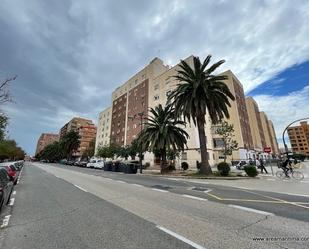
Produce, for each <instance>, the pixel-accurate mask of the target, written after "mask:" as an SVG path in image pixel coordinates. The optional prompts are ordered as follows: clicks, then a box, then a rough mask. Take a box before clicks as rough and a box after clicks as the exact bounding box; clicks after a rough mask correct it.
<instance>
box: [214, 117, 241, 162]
mask: <svg viewBox="0 0 309 249" xmlns="http://www.w3.org/2000/svg"><path fill="white" fill-rule="evenodd" d="M216 134H218V135H220V136H221V138H222V142H223V149H222V151H223V155H224V162H226V156H228V155H232V153H233V150H235V149H237V146H238V143H237V142H236V140H233V137H234V126H233V125H232V124H229V123H228V122H226V121H223V122H221V124H220V125H219V126H218V127H217V128H216Z"/></svg>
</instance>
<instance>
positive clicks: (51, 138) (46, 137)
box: [35, 133, 59, 155]
mask: <svg viewBox="0 0 309 249" xmlns="http://www.w3.org/2000/svg"><path fill="white" fill-rule="evenodd" d="M56 141H59V135H58V134H53V133H42V134H41V136H40V137H39V140H38V142H37V146H36V151H35V155H37V154H39V153H40V152H41V151H42V150H43V149H44V148H45V147H46V146H47V145H49V144H52V143H54V142H56Z"/></svg>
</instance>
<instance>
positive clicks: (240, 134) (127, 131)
mask: <svg viewBox="0 0 309 249" xmlns="http://www.w3.org/2000/svg"><path fill="white" fill-rule="evenodd" d="M185 61H186V62H187V63H188V64H189V65H191V66H193V56H189V57H188V58H186V59H185ZM179 69H180V67H179V64H177V65H175V66H173V67H169V66H167V65H164V63H163V61H162V60H160V59H159V58H154V59H153V60H152V61H151V62H150V63H149V64H148V65H147V66H146V67H145V68H143V69H142V70H141V71H139V72H138V73H136V74H135V75H134V76H133V77H131V78H130V79H129V80H128V81H126V82H125V83H124V84H122V85H121V86H120V87H118V88H117V89H116V90H115V91H114V92H113V93H112V105H111V107H110V109H109V110H111V113H112V116H111V118H110V120H111V123H110V125H109V127H110V141H111V142H113V143H116V144H118V145H129V144H130V143H131V142H132V140H133V139H134V138H135V137H136V136H137V135H138V133H139V132H140V130H141V126H140V121H141V120H140V118H141V116H142V117H143V118H145V117H147V116H148V111H149V108H154V107H156V106H157V105H159V104H162V105H165V104H166V101H167V98H168V96H169V94H171V92H172V91H173V90H174V89H175V88H176V87H177V85H178V84H179V82H178V81H177V80H176V79H175V78H174V77H173V76H175V75H176V74H177V71H178V70H179ZM222 74H224V75H227V76H228V79H227V80H226V82H225V83H226V84H227V86H228V87H229V89H230V90H231V92H232V93H233V95H234V96H235V99H236V100H235V101H234V102H233V101H232V102H231V108H230V110H229V111H230V118H229V119H228V120H226V121H228V123H230V124H233V126H234V129H235V139H236V141H237V143H238V149H237V150H236V151H235V152H233V155H232V156H231V158H230V160H232V159H234V160H240V159H241V160H244V159H248V158H250V157H252V158H254V155H255V154H257V152H262V150H263V148H264V147H265V146H266V142H265V136H268V141H270V135H265V134H264V131H263V124H264V126H265V123H262V121H261V116H260V112H259V109H258V106H257V104H256V102H255V101H254V100H253V98H251V97H250V98H247V99H246V98H245V94H244V90H243V86H242V84H241V82H240V81H239V80H238V79H237V77H236V76H235V75H234V74H233V73H232V72H231V71H230V70H228V71H226V72H224V73H222ZM247 102H248V104H247ZM104 112H105V110H104V111H103V112H102V113H104ZM205 118H206V125H205V133H206V137H207V139H206V140H207V148H208V158H209V161H210V164H212V165H213V164H215V163H216V162H218V160H220V159H222V158H223V155H222V148H220V146H218V144H219V143H218V141H219V140H220V138H219V137H218V136H217V135H216V134H215V132H214V131H215V128H216V127H215V126H212V124H211V120H210V118H209V116H208V115H206V117H205ZM107 119H108V117H107V116H105V117H102V115H101V114H100V116H99V122H98V124H99V129H101V128H102V125H101V124H100V122H101V123H107ZM250 119H251V120H250ZM251 123H252V124H251ZM267 125H268V126H269V129H271V126H270V125H269V123H267ZM252 127H253V129H252ZM185 129H186V131H187V132H188V134H189V135H190V138H189V140H188V144H187V146H188V148H187V149H186V150H185V151H184V152H183V153H181V155H180V160H182V161H187V162H188V163H189V164H190V165H191V166H194V165H195V164H196V161H198V160H200V149H199V148H200V145H199V136H198V130H197V128H196V127H195V126H194V124H193V123H192V122H189V123H187V125H186V127H185ZM98 132H99V131H98ZM253 136H254V137H253ZM272 136H273V137H272V138H273V141H275V135H274V132H273V133H272ZM99 137H100V135H98V139H99ZM101 140H102V139H101ZM101 140H100V141H101ZM100 141H99V140H98V142H97V146H98V143H100ZM97 146H96V147H97ZM221 147H222V146H221ZM145 158H146V159H147V160H152V161H153V159H154V157H153V155H152V156H151V155H147V156H145Z"/></svg>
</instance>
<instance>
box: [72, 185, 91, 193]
mask: <svg viewBox="0 0 309 249" xmlns="http://www.w3.org/2000/svg"><path fill="white" fill-rule="evenodd" d="M74 186H75V187H76V188H78V189H80V190H82V191H84V192H88V191H87V190H86V189H84V188H82V187H80V186H78V185H75V184H74Z"/></svg>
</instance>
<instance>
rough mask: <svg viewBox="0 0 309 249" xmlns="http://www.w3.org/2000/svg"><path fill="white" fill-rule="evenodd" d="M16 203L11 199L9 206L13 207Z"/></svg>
mask: <svg viewBox="0 0 309 249" xmlns="http://www.w3.org/2000/svg"><path fill="white" fill-rule="evenodd" d="M14 202H15V198H11V199H10V202H9V206H13V205H14Z"/></svg>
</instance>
